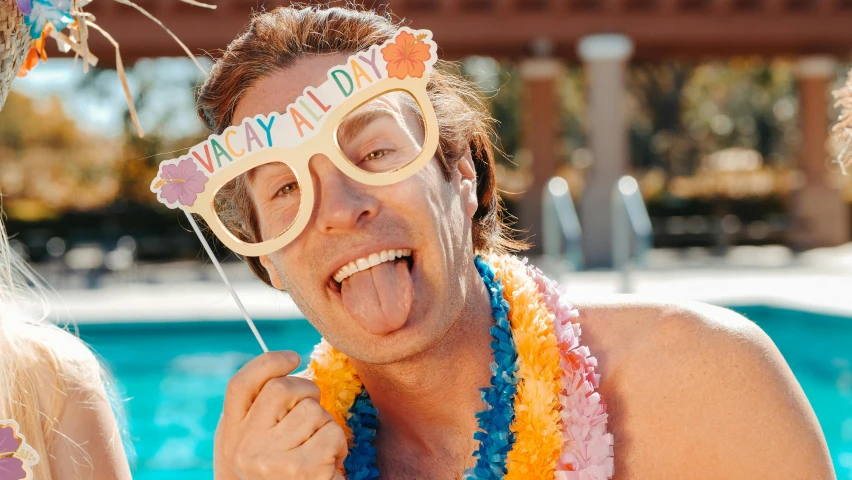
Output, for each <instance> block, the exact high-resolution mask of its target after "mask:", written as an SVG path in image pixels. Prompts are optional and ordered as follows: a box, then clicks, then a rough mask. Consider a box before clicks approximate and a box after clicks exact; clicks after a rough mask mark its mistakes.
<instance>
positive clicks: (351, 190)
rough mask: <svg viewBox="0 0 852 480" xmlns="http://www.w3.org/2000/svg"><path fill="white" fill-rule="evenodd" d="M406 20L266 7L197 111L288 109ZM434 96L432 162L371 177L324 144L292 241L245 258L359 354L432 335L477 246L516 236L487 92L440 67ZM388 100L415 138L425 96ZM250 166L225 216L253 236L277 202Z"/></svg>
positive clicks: (219, 125)
mask: <svg viewBox="0 0 852 480" xmlns="http://www.w3.org/2000/svg"><path fill="white" fill-rule="evenodd" d="M396 31H397V26H396V25H395V24H394V23H393V22H391V21H390V20H389V19H387V18H385V17H383V16H379V15H376V14H374V13H371V12H359V11H353V10H346V9H337V8H334V9H316V8H304V9H293V8H279V9H276V10H274V11H273V12H270V13H264V14H259V15H257V16H255V17H253V19H252V21H251V24H250V25H249V27H248V29H247V30H246V32H245V33H243V34H242V35H240V36H239V37H238V38H237V39H236V40H234V41H233V42H232V43H231V45H230V46H229V47H228V50H227V51H226V52H225V54H224V55H223V57H222V58H221V59H220V60H219V61H218V62H217V63H216V65H215V66H214V68H213V71H212V73H211V75H210V77H209V78H208V79H207V81H206V82H205V84H204V86H203V87H202V89H201V92H200V96H199V100H198V112H199V115H200V116H201V118H202V119H203V120H204V121H205V122H206V123H207V125H208V126H209V127H210V129H211V130H213V131H214V132H216V133H221V132H222V131H223V130H224V129H225V128H227V127H228V126H230V125H238V124H239V122H240V121H241V120H242V119H243V118H245V117H249V116H254V115H257V114H268V113H270V112H272V111H278V110H280V109H282V108H283V107H285V106H286V105H288V104H289V103H290V102H292V101H293V100H294V99H295V98H296V97H298V96H299V95H300V94H301V93H302V91H303V90H304V88H305V87H306V86H315V85H317V84H320V83H321V82H323V81H324V80H325V75H326V72H327V71H328V69H329V68H331V67H333V66H335V65H338V64H340V63H343V62H345V61H346V57H347V55H350V54H353V53H355V52H358V51H361V50H364V49H366V48H368V47H369V46H371V45H376V44H380V43H382V42H384V41H386V40H388V39H390V38H392V36H393V35H394V34H395V33H396ZM428 94H429V99H430V103H431V104H432V106H433V107H434V109H435V113H436V116H437V120H438V130H439V131H438V137H439V146H438V150H437V152H436V153H435V158H434V159H433V160H432V161H431V162H429V164H427V166H426V167H425V168H423V170H421V171H420V172H419V173H417V174H416V175H414V176H412V177H409V178H407V179H405V180H403V181H401V182H399V183H397V184H393V185H388V186H381V187H376V186H368V185H365V184H361V183H359V182H357V181H355V180H353V179H351V178H349V177H347V176H346V175H345V174H344V173H343V172H341V171H340V170H339V169H338V168H337V167H336V166H335V165H334V164H333V163H332V162H331V161H330V160H329V159H328V158H325V157H324V156H323V155H316V156H315V157H313V158H312V159H311V162H310V170H311V177H312V178H311V179H310V180H305V179H300V181H312V182H313V190H314V192H315V201H314V205H313V213H312V215H311V218H310V220H309V223H308V224H307V226H306V227H305V229H304V230H303V231H302V232H301V234H300V235H299V236H298V237H297V238H296V239H295V240H293V241H292V242H291V243H290V244H288V245H287V246H285V247H284V248H282V249H280V250H278V251H276V252H274V253H272V254H270V255H267V256H264V257H260V258H247V262H248V263H249V265H250V266H251V268H252V270H253V271H254V272H255V274H257V275H258V277H259V278H261V279H262V280H263V281H264V282H266V283H267V284H270V285H272V286H275V287H276V288H279V289H283V290H286V291H287V292H288V293H290V295H291V296H292V298H293V299H294V301H295V302H296V304H297V305H298V306H299V307H300V308H301V310H302V311H303V312H304V313H305V315H306V316H307V318H308V319H309V320H310V321H311V322H312V323H313V325H314V326H315V327H316V328H317V329H318V330H319V331H320V333H322V334H323V335H324V336H325V337H326V338H327V339H328V340H329V341H330V342H331V343H332V344H333V345H335V346H336V347H337V348H339V349H340V350H342V351H343V352H344V353H347V354H349V355H350V356H352V357H353V358H357V359H360V360H363V361H368V362H375V363H386V362H392V361H396V360H399V359H402V358H405V357H407V356H411V355H414V354H417V353H419V352H422V351H424V350H426V349H428V348H429V347H430V346H431V345H434V344H435V343H436V342H438V341H439V340H440V339H441V338H442V337H443V335H444V334H445V333H446V332H447V331H448V330H449V328H450V327H451V326H452V324H453V322H454V321H455V320H456V319H457V318H458V312H459V311H461V310H462V307H463V305H464V302H465V298H466V295H468V292H469V290H470V286H471V282H472V281H475V280H476V273H475V270H474V269H473V264H472V257H473V255H474V253H475V252H479V251H488V250H497V251H500V250H504V249H506V248H513V247H517V246H518V244H517V243H514V242H513V241H512V240H511V239H510V238H509V236H508V235H507V227H506V226H505V225H504V224H503V223H502V221H501V216H500V213H501V212H500V205H499V197H498V195H497V192H496V186H495V178H494V156H493V150H492V147H491V143H490V134H491V119H490V118H489V116H488V114H487V111H486V109H485V107H484V105H483V103H482V100H481V99H480V97H478V96H477V94H476V92H475V89H473V88H472V87H471V85H470V84H469V83H467V82H466V81H465V80H463V79H462V78H461V77H459V76H456V75H453V74H449V73H442V72H441V71H435V72H433V73H432V74H431V77H430V83H429V86H428ZM383 107H386V109H387V110H388V111H390V112H391V113H394V112H395V114H398V115H397V116H398V118H399V119H400V121H399V122H398V123H399V124H400V125H402V126H403V128H404V129H406V130H407V131H408V132H409V133H410V134H411V135H410V136H411V138H412V139H413V141H414V142H415V143H416V139H417V137H421V136H422V132H421V131H419V130H418V129H419V126H418V122H417V121H416V113H417V111H416V107H415V106H412V105H411V104H410V103H409V102H406V101H404V100H403V99H400V98H395V97H393V96H391V97H388V100H387V101H385V102H384V105H383ZM341 130H342V129H341ZM350 133H351V132H350ZM250 177H251V175H243V176H242V177H241V178H240V179H239V181H238V182H235V185H234V186H233V189H232V190H230V191H229V192H228V193H229V195H228V197H229V198H230V200H229V201H228V202H227V207H228V208H227V211H226V212H223V213H220V218H221V219H222V220H223V221H224V222H225V223H229V222H230V223H232V224H233V225H227V226H228V227H229V229H231V230H232V231H234V230H239V228H238V227H237V226H238V225H242V226H244V227H243V228H244V230H245V231H244V232H242V233H241V235H243V236H246V237H254V238H257V237H262V236H264V232H263V231H262V228H263V225H264V219H267V218H270V216H271V213H270V212H269V211H265V210H264V208H265V207H264V205H263V203H262V202H258V191H257V188H258V183H259V182H262V180H263V178H250ZM273 218H274V217H273ZM266 224H267V225H268V224H269V222H267V223H266ZM232 226H233V228H232ZM398 250H402V251H404V252H408V251H410V252H411V253H410V255H406V256H404V258H402V259H395V260H390V261H387V262H382V263H380V264H379V265H376V266H374V267H371V268H366V267H364V265H363V262H361V263H362V265H360V267H359V266H358V265H356V267H359V268H356V269H355V270H359V269H360V270H361V271H357V273H353V271H352V269H346V268H343V267H345V266H346V265H347V264H349V263H350V262H355V263H356V264H357V263H358V262H357V260H358V259H364V260H367V261H369V260H370V259H371V255H373V254H375V255H376V256H378V257H373V260H374V262H373V263H375V259H376V258H378V259H379V260H381V259H382V258H384V257H386V256H387V255H391V256H393V252H395V251H398ZM382 252H386V253H382ZM387 252H390V253H387ZM344 276H345V277H346V278H345V279H343V280H342V281H338V280H340V279H341V277H344Z"/></svg>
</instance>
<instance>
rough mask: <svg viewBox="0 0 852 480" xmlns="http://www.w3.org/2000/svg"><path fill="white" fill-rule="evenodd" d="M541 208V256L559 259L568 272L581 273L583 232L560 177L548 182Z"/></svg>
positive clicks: (572, 202) (566, 185) (569, 191)
mask: <svg viewBox="0 0 852 480" xmlns="http://www.w3.org/2000/svg"><path fill="white" fill-rule="evenodd" d="M541 204H542V208H541V213H542V222H541V225H542V249H543V250H544V254H545V255H546V256H548V257H551V258H563V260H564V261H565V264H564V266H565V267H566V268H567V269H568V271H577V270H580V269H582V268H583V244H582V237H583V230H582V228H581V227H580V217H579V216H578V215H577V209H576V208H575V207H574V200H573V199H572V198H571V190H570V189H569V187H568V182H566V181H565V179H564V178H562V177H553V178H551V179H550V180H549V181H548V182H547V187H546V188H545V189H544V191H543V192H542V199H541ZM554 219H555V220H556V221H553V220H554ZM563 246H564V247H565V249H564V257H563Z"/></svg>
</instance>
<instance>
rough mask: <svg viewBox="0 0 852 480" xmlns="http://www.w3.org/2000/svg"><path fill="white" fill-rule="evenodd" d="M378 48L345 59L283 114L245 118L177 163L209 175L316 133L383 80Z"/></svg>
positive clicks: (275, 113) (289, 145)
mask: <svg viewBox="0 0 852 480" xmlns="http://www.w3.org/2000/svg"><path fill="white" fill-rule="evenodd" d="M378 48H379V47H378V46H376V47H373V48H371V49H370V50H369V51H368V52H367V53H361V54H357V55H353V56H351V57H349V61H348V62H347V64H346V65H345V66H339V67H336V68H334V69H332V70H331V71H329V73H328V78H327V80H326V81H325V82H323V83H322V84H321V85H320V86H319V87H317V88H315V89H313V88H310V87H308V88H306V89H305V91H304V94H303V95H301V96H300V97H299V98H297V99H296V101H294V102H293V103H291V104H290V105H289V106H288V107H287V108H286V110H285V113H283V114H281V113H277V112H272V113H270V114H269V115H268V116H267V115H257V116H255V117H253V118H251V119H246V120H244V121H243V123H242V125H240V126H232V127H228V128H227V129H226V130H225V131H224V132H222V133H221V134H219V135H211V136H210V138H208V139H207V140H206V141H204V142H203V143H201V144H199V145H196V146H195V147H193V149H192V150H190V151H189V153H188V154H187V155H185V156H182V157H180V158H178V159H177V160H183V159H186V158H192V159H194V160H195V162H196V163H198V164H199V165H200V166H201V167H202V168H203V169H204V170H205V171H206V172H208V173H210V174H212V173H214V172H215V171H217V170H219V169H221V168H222V167H223V166H227V165H228V164H229V163H231V162H233V161H234V160H235V159H238V158H241V157H243V156H245V155H248V154H250V153H252V152H256V151H258V150H260V149H263V148H269V147H273V146H275V147H294V146H296V145H297V144H298V143H300V142H301V141H303V140H304V139H305V138H308V137H310V136H311V134H312V133H313V132H315V131H316V129H317V128H318V126H319V125H320V124H321V123H322V121H323V119H324V118H325V117H326V116H327V114H328V112H329V111H330V110H332V109H333V108H335V107H336V106H337V105H339V104H340V103H342V102H343V100H345V99H346V98H347V97H349V96H351V95H352V94H353V93H355V92H356V91H358V90H360V89H361V88H363V87H364V86H366V85H369V84H372V83H373V82H374V81H375V80H381V79H382V78H384V77H383V76H382V74H381V70H382V69H381V68H380V67H381V66H382V64H383V63H384V61H383V60H382V58H381V55H377V54H376V53H377V50H378ZM371 74H372V75H371Z"/></svg>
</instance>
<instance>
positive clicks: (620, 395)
mask: <svg viewBox="0 0 852 480" xmlns="http://www.w3.org/2000/svg"><path fill="white" fill-rule="evenodd" d="M577 307H578V308H579V310H580V313H581V317H580V323H581V325H582V329H583V337H582V341H583V343H584V344H585V345H587V346H589V348H590V349H591V350H592V353H593V354H594V355H595V356H596V357H597V358H598V360H599V362H600V367H599V372H600V373H601V375H602V377H601V394H602V395H603V397H604V400H605V401H606V403H607V405H608V410H609V412H610V422H611V428H612V431H613V433H614V435H615V439H616V445H615V450H616V455H615V458H616V478H657V479H665V478H744V479H745V478H748V479H763V478H766V479H770V478H772V479H776V478H789V479H799V478H801V479H831V478H834V473H833V469H832V466H831V459H830V456H829V454H828V449H827V446H826V444H825V439H824V436H823V434H822V431H821V430H820V427H819V423H818V422H817V419H816V416H815V415H814V413H813V410H812V408H811V407H810V404H809V403H808V401H807V398H806V397H805V395H804V393H803V392H802V389H801V387H800V386H799V384H798V382H797V381H796V379H795V377H794V376H793V374H792V372H791V371H790V369H789V367H788V366H787V363H786V362H785V361H784V359H783V357H782V356H781V354H780V353H779V352H778V349H777V348H776V347H775V345H774V344H773V342H772V341H771V339H770V338H769V337H768V336H767V335H766V334H765V333H764V332H763V331H762V330H761V329H760V328H759V327H757V326H756V325H755V324H754V323H752V322H751V321H749V320H747V319H746V318H744V317H742V316H741V315H739V314H737V313H735V312H733V311H731V310H728V309H724V308H719V307H715V306H711V305H706V304H700V303H667V302H657V301H649V300H642V299H639V298H636V297H629V296H619V297H613V298H612V299H611V300H607V301H600V302H585V303H583V302H578V305H577Z"/></svg>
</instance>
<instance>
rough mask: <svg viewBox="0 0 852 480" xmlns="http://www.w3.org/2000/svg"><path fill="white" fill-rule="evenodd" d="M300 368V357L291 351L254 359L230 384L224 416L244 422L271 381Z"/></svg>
mask: <svg viewBox="0 0 852 480" xmlns="http://www.w3.org/2000/svg"><path fill="white" fill-rule="evenodd" d="M298 366H299V355H298V354H296V352H293V351H289V350H288V351H279V352H268V353H264V354H263V355H260V356H258V357H257V358H254V359H252V360H251V361H250V362H248V363H247V364H246V365H245V366H243V368H241V369H240V371H238V372H237V373H236V374H235V375H234V376H233V377H231V380H230V381H229V382H228V388H227V390H226V391H225V406H224V409H223V415H226V416H229V417H232V418H235V419H238V420H242V419H243V418H244V417H245V416H246V414H248V411H249V408H251V405H252V403H253V402H254V399H255V398H257V396H258V394H260V391H261V389H263V387H264V385H266V383H267V381H269V379H272V378H276V377H284V376H287V375H289V374H290V372H292V371H293V370H295V369H296V368H297V367H298Z"/></svg>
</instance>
